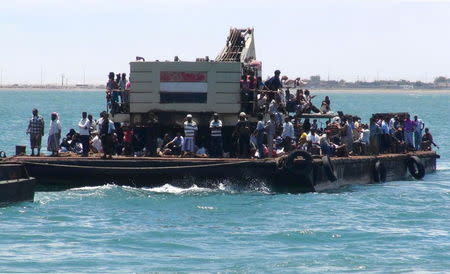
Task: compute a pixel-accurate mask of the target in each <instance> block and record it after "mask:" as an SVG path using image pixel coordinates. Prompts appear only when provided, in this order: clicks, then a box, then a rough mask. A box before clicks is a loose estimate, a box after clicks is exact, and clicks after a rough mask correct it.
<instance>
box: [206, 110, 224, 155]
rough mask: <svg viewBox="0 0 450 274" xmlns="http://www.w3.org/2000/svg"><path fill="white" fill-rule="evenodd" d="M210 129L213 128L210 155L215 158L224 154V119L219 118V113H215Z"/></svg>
mask: <svg viewBox="0 0 450 274" xmlns="http://www.w3.org/2000/svg"><path fill="white" fill-rule="evenodd" d="M209 129H210V130H211V148H210V150H209V152H210V156H211V157H213V158H220V157H222V154H223V141H222V121H220V120H219V114H217V113H214V115H213V120H212V121H211V122H210V123H209Z"/></svg>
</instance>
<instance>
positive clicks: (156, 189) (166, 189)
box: [142, 184, 213, 194]
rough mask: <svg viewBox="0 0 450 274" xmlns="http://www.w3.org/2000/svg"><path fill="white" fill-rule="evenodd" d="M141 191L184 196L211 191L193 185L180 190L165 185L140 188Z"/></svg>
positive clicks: (179, 188)
mask: <svg viewBox="0 0 450 274" xmlns="http://www.w3.org/2000/svg"><path fill="white" fill-rule="evenodd" d="M142 190H146V191H149V192H154V193H170V194H185V193H197V192H211V191H213V189H210V188H204V187H198V186H197V185H195V184H194V185H193V186H191V187H189V188H181V187H176V186H173V185H170V184H165V185H163V186H159V187H152V188H142Z"/></svg>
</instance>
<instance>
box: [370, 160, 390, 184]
mask: <svg viewBox="0 0 450 274" xmlns="http://www.w3.org/2000/svg"><path fill="white" fill-rule="evenodd" d="M386 174H387V170H386V167H385V166H384V164H383V163H382V162H381V161H380V160H377V161H376V162H375V166H374V168H373V180H374V181H375V182H377V183H381V182H386Z"/></svg>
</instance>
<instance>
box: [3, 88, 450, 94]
mask: <svg viewBox="0 0 450 274" xmlns="http://www.w3.org/2000/svg"><path fill="white" fill-rule="evenodd" d="M297 89H300V88H289V90H291V92H292V91H296V90H297ZM301 89H303V90H304V89H309V90H310V91H311V92H313V93H373V94H386V93H390V94H411V93H414V94H420V93H424V94H450V89H382V88H380V89H377V88H330V89H323V88H322V89H314V88H304V87H302V88H301ZM4 91H62V92H70V91H99V92H100V91H101V92H103V91H105V89H104V88H99V87H67V88H66V87H60V88H58V87H48V88H42V87H0V92H4Z"/></svg>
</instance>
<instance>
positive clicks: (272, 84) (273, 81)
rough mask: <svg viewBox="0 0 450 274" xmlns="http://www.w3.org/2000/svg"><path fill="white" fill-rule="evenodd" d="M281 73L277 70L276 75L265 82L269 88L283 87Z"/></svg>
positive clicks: (275, 89)
mask: <svg viewBox="0 0 450 274" xmlns="http://www.w3.org/2000/svg"><path fill="white" fill-rule="evenodd" d="M280 74H281V72H280V71H279V70H276V71H275V75H274V76H273V77H272V78H270V79H269V80H267V81H266V82H265V83H264V84H265V85H266V87H267V88H268V89H269V90H274V91H277V90H278V89H280V88H282V87H283V85H282V84H281V80H280Z"/></svg>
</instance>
